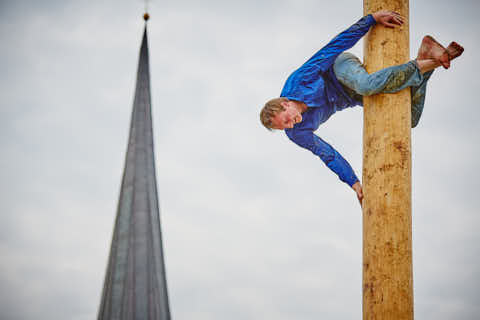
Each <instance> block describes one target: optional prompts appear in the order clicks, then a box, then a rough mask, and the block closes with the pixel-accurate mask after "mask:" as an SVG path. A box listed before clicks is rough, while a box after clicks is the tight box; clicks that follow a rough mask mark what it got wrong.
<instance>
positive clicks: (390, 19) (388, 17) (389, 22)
mask: <svg viewBox="0 0 480 320" xmlns="http://www.w3.org/2000/svg"><path fill="white" fill-rule="evenodd" d="M372 16H373V19H375V21H377V23H379V24H381V25H383V26H385V27H387V28H395V27H396V26H401V25H402V24H403V20H404V18H403V17H402V16H401V15H400V14H399V13H397V12H394V11H388V10H380V11H377V12H375V13H373V14H372Z"/></svg>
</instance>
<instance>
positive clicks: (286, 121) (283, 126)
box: [260, 10, 463, 204]
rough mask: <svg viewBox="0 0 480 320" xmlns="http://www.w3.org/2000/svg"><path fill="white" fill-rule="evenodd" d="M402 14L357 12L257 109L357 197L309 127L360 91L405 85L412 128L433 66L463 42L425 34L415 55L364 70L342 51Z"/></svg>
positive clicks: (337, 160) (347, 169) (344, 165)
mask: <svg viewBox="0 0 480 320" xmlns="http://www.w3.org/2000/svg"><path fill="white" fill-rule="evenodd" d="M403 20H404V18H403V17H402V16H401V15H400V14H398V13H396V12H392V11H386V10H382V11H378V12H375V13H373V14H370V15H367V16H365V17H363V18H361V19H360V20H359V21H358V22H357V23H355V24H354V25H352V26H351V27H350V28H348V29H347V30H345V31H343V32H342V33H340V34H339V35H337V36H336V37H335V38H334V39H333V40H331V41H330V42H329V43H328V44H327V45H326V46H325V47H323V48H322V49H320V50H319V51H318V52H317V53H315V54H314V55H313V56H312V57H311V58H310V59H309V60H308V61H306V62H305V63H304V64H303V65H302V66H301V67H300V68H299V69H297V70H296V71H294V72H293V73H292V74H291V75H290V76H289V77H288V79H287V81H286V83H285V85H284V87H283V90H282V92H281V94H280V98H275V99H272V100H270V101H268V102H267V103H266V104H265V106H264V107H263V109H262V110H261V112H260V120H261V122H262V124H263V125H264V126H265V127H266V128H267V129H269V130H271V129H277V130H285V133H286V134H287V136H288V138H289V139H290V140H292V141H293V142H295V143H296V144H297V145H299V146H300V147H302V148H305V149H308V150H310V151H311V152H313V153H314V154H315V155H317V156H319V157H320V159H322V161H323V162H324V163H325V164H326V165H327V166H328V167H329V168H330V169H331V170H332V171H333V172H335V173H336V174H337V175H338V177H339V178H340V180H342V181H343V182H345V183H347V184H348V185H349V186H350V187H352V188H353V190H354V191H355V192H356V194H357V198H358V200H359V201H360V204H361V203H362V199H363V192H362V186H361V184H360V181H359V179H358V178H357V176H356V175H355V173H354V172H353V169H352V167H351V166H350V165H349V163H348V162H347V161H346V160H345V159H344V158H343V157H342V156H341V155H340V154H339V153H338V152H337V151H336V150H335V149H334V148H333V147H332V146H330V145H329V144H328V143H327V142H325V141H324V140H322V139H321V138H319V137H318V136H317V135H315V134H314V133H313V132H314V131H315V130H317V129H318V127H319V126H320V124H322V123H324V122H325V121H327V120H328V119H329V118H330V117H331V116H332V115H333V114H334V113H335V112H337V111H341V110H343V109H345V108H348V107H353V106H356V105H362V104H363V103H362V97H363V96H369V95H373V94H377V93H395V92H398V91H400V90H403V89H405V88H407V87H411V98H412V109H411V113H412V128H413V127H415V126H416V125H417V124H418V121H419V120H420V116H421V114H422V111H423V105H424V101H425V93H426V85H427V82H428V79H429V78H430V76H431V75H432V73H433V70H434V69H435V68H437V67H440V66H443V67H444V68H445V69H448V68H449V67H450V61H451V60H453V59H454V58H456V57H458V56H460V55H461V54H462V52H463V48H462V47H461V46H460V45H458V44H457V43H456V42H452V43H450V45H449V46H448V47H447V48H446V49H445V48H444V47H443V46H442V45H440V44H439V43H438V42H437V41H435V39H433V38H432V37H431V36H425V37H424V38H423V41H422V43H421V46H420V49H419V51H418V55H417V58H416V59H415V60H412V61H409V62H408V63H405V64H402V65H398V66H392V67H389V68H386V69H383V70H380V71H378V72H375V73H373V74H368V73H367V72H366V70H365V68H364V67H363V66H362V64H361V62H360V60H359V59H358V58H357V57H355V56H354V55H353V54H351V53H348V52H344V51H345V50H348V49H350V48H351V47H353V46H354V45H355V44H356V43H357V42H358V40H360V39H361V38H362V37H363V36H364V35H365V34H366V33H367V32H368V30H369V29H370V27H372V26H373V25H375V24H377V23H378V24H380V25H383V26H385V27H388V28H394V27H396V26H400V25H402V24H403Z"/></svg>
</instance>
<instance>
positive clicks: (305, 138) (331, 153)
mask: <svg viewBox="0 0 480 320" xmlns="http://www.w3.org/2000/svg"><path fill="white" fill-rule="evenodd" d="M286 134H287V136H288V137H289V138H290V140H292V141H293V142H295V143H296V144H297V145H299V146H300V147H302V148H305V149H308V150H310V151H311V152H313V153H314V154H315V155H317V156H319V157H320V159H322V161H323V162H324V163H325V164H326V165H327V167H328V168H330V170H332V171H333V172H335V173H336V174H337V176H338V177H339V178H340V180H342V181H343V182H345V183H346V184H348V185H349V186H350V187H352V188H353V186H354V185H355V183H357V182H359V180H358V178H357V176H356V175H355V172H353V169H352V167H351V166H350V164H349V163H348V162H347V161H346V160H345V159H344V158H343V157H342V156H341V155H340V153H338V152H337V151H336V150H335V149H334V148H333V147H332V146H331V145H329V144H328V143H327V142H325V141H323V140H322V139H320V138H319V137H318V136H317V135H315V134H314V133H313V132H311V131H307V130H292V131H288V132H286ZM355 191H356V190H355ZM357 194H358V192H357Z"/></svg>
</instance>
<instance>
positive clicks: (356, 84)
mask: <svg viewBox="0 0 480 320" xmlns="http://www.w3.org/2000/svg"><path fill="white" fill-rule="evenodd" d="M333 71H334V72H335V75H336V77H337V79H338V81H340V83H341V84H342V85H343V86H344V88H345V90H346V92H347V93H348V94H349V95H350V97H351V98H353V99H355V100H357V101H362V97H363V96H369V95H372V94H376V93H395V92H398V91H400V90H403V89H405V88H407V87H411V95H412V109H411V112H412V128H414V127H416V126H417V124H418V122H419V121H420V117H421V115H422V112H423V106H424V104H425V94H426V90H427V82H428V79H429V78H430V76H431V75H432V73H433V70H432V71H429V72H426V73H424V74H423V75H422V74H421V73H420V70H419V69H418V67H417V64H416V63H415V62H414V61H409V62H407V63H405V64H402V65H398V66H393V67H389V68H385V69H382V70H380V71H377V72H375V73H372V74H368V72H367V71H366V70H365V68H364V66H363V65H362V63H361V62H360V60H359V59H358V58H357V57H356V56H354V55H353V54H351V53H349V52H343V53H341V54H340V55H339V56H338V57H337V59H336V60H335V63H334V65H333Z"/></svg>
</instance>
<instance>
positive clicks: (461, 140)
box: [0, 0, 480, 320]
mask: <svg viewBox="0 0 480 320" xmlns="http://www.w3.org/2000/svg"><path fill="white" fill-rule="evenodd" d="M143 10H144V4H143V2H142V1H139V0H138V1H136V0H128V1H126V0H124V1H118V0H117V1H113V0H104V1H93V2H92V1H67V0H63V1H60V0H57V1H55V0H45V1H5V0H3V1H1V2H0V39H1V42H2V50H0V70H1V72H0V112H1V114H0V146H1V155H2V156H1V158H0V195H1V200H2V201H0V259H1V260H0V318H1V319H4V320H14V319H15V320H16V319H22V320H23V319H25V320H33V319H35V320H40V319H48V320H56V319H58V320H60V319H61V320H64V319H74V320H87V319H94V318H95V317H96V314H97V309H98V306H99V303H100V294H101V288H102V285H103V280H104V275H105V270H106V264H107V256H108V250H109V247H110V240H111V235H112V231H113V222H114V218H115V210H116V205H117V201H118V196H119V195H118V192H119V188H120V182H121V176H122V171H123V165H124V158H125V151H126V146H127V135H128V128H129V122H130V113H131V108H132V102H133V93H134V87H135V76H136V74H135V73H136V68H137V62H138V50H139V46H140V41H141V36H142V32H143V25H144V24H143V20H142V18H141V16H142V14H143ZM149 11H150V14H151V20H150V21H149V23H148V29H149V42H150V63H151V79H152V104H153V121H154V130H155V148H156V150H155V151H156V162H157V176H158V185H159V197H160V205H161V219H162V230H163V235H164V247H165V259H166V268H167V277H168V286H169V293H170V302H171V310H172V315H173V318H175V319H195V320H204V319H205V320H207V319H213V320H216V319H218V320H224V319H233V320H246V319H277V320H291V319H299V320H310V319H320V318H321V319H334V320H337V319H359V318H360V317H361V301H362V289H361V282H362V279H361V272H362V224H361V210H360V206H359V204H358V202H357V200H356V197H355V194H354V192H353V191H352V190H351V189H349V188H348V186H347V185H345V184H344V183H342V182H341V181H340V180H338V178H337V177H336V176H335V175H334V174H333V173H332V172H331V171H330V170H328V168H326V167H325V165H324V164H323V163H322V162H321V160H320V159H318V158H317V157H315V156H313V155H312V154H311V153H310V152H308V151H305V150H302V149H300V148H298V147H297V146H295V145H294V144H292V143H291V142H289V141H288V139H287V138H286V136H285V135H284V134H283V133H281V132H278V133H269V132H267V130H265V129H264V128H263V127H262V126H261V124H260V122H259V120H258V118H259V117H258V113H259V110H260V108H261V107H262V105H263V104H264V102H265V101H266V100H268V99H270V98H272V97H276V96H278V95H279V92H280V90H281V88H282V85H283V83H284V81H285V80H286V78H287V77H288V75H289V74H290V73H291V72H292V71H293V70H294V69H296V68H297V67H298V66H300V65H301V64H302V63H303V62H304V61H305V60H306V59H307V58H309V57H310V56H311V55H312V54H313V53H314V52H315V51H316V50H317V49H319V48H320V47H321V46H323V45H324V44H326V43H327V42H328V41H329V40H330V39H331V38H332V37H333V36H334V35H336V34H337V33H339V32H340V31H342V30H343V29H345V28H346V27H348V26H350V25H351V24H352V23H354V22H355V21H356V20H357V19H359V18H360V17H361V16H362V12H363V9H362V1H360V0H355V1H349V0H337V1H329V2H328V3H327V2H326V1H314V0H295V1H294V0H289V1H288V0H276V1H273V0H265V1H253V0H244V1H228V0H227V1H219V0H204V1H187V0H176V1H174V0H167V1H152V2H151V3H150V10H149ZM410 11H411V15H410V39H411V56H412V57H413V56H414V55H415V52H416V50H417V49H418V44H419V42H420V41H421V38H422V36H423V35H425V34H431V35H433V36H434V37H435V38H437V40H439V41H440V42H441V43H443V44H445V45H447V44H448V43H449V42H450V41H452V40H456V41H457V42H459V43H460V44H462V45H464V47H465V48H466V51H465V53H464V55H463V56H462V57H460V58H459V59H458V60H456V61H454V62H453V63H452V68H451V69H450V70H448V71H445V70H439V71H438V72H436V73H435V74H434V75H433V77H432V79H431V81H430V83H429V87H428V92H427V98H426V106H425V110H424V114H423V117H422V119H421V121H420V124H419V126H418V127H417V128H416V129H414V130H413V132H412V152H413V193H412V196H413V255H414V257H413V259H414V260H413V264H414V292H415V314H416V318H417V319H437V320H447V319H457V320H463V319H465V320H467V319H476V318H478V315H479V314H480V305H479V303H478V302H479V301H480V289H479V288H480V280H478V279H479V278H480V233H479V232H478V230H479V227H480V216H479V213H480V212H479V211H480V210H479V208H480V197H479V196H478V189H479V187H480V186H479V181H480V174H479V172H478V163H479V160H478V158H479V156H480V151H479V138H480V129H479V125H478V123H479V117H480V108H479V105H478V98H477V96H478V90H479V88H480V81H479V74H480V68H479V66H478V59H477V56H478V52H479V50H480V46H479V44H478V30H479V27H480V22H479V21H478V13H479V12H480V3H479V2H478V1H475V0H471V1H468V0H463V1H461V0H459V1H456V2H454V1H446V0H428V1H411V8H410ZM352 52H354V53H355V54H358V55H360V56H361V54H362V46H361V43H359V44H358V45H357V46H356V47H354V49H353V50H352ZM362 121H363V118H362V109H361V108H360V107H357V108H353V109H348V110H345V111H343V112H340V113H337V114H335V115H334V116H333V117H332V118H331V119H330V120H329V121H328V122H327V123H326V124H325V125H322V126H321V127H320V129H319V130H318V131H317V134H318V135H320V136H321V137H322V138H323V139H325V140H326V141H328V142H329V143H331V144H332V145H333V146H334V147H335V148H336V149H337V150H338V151H339V152H340V153H341V154H342V155H343V156H344V157H345V158H346V159H347V160H348V161H349V162H350V163H351V165H352V166H353V168H354V169H355V171H356V172H357V175H358V176H359V177H360V176H361V165H362V164H361V162H362V126H363V124H362Z"/></svg>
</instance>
